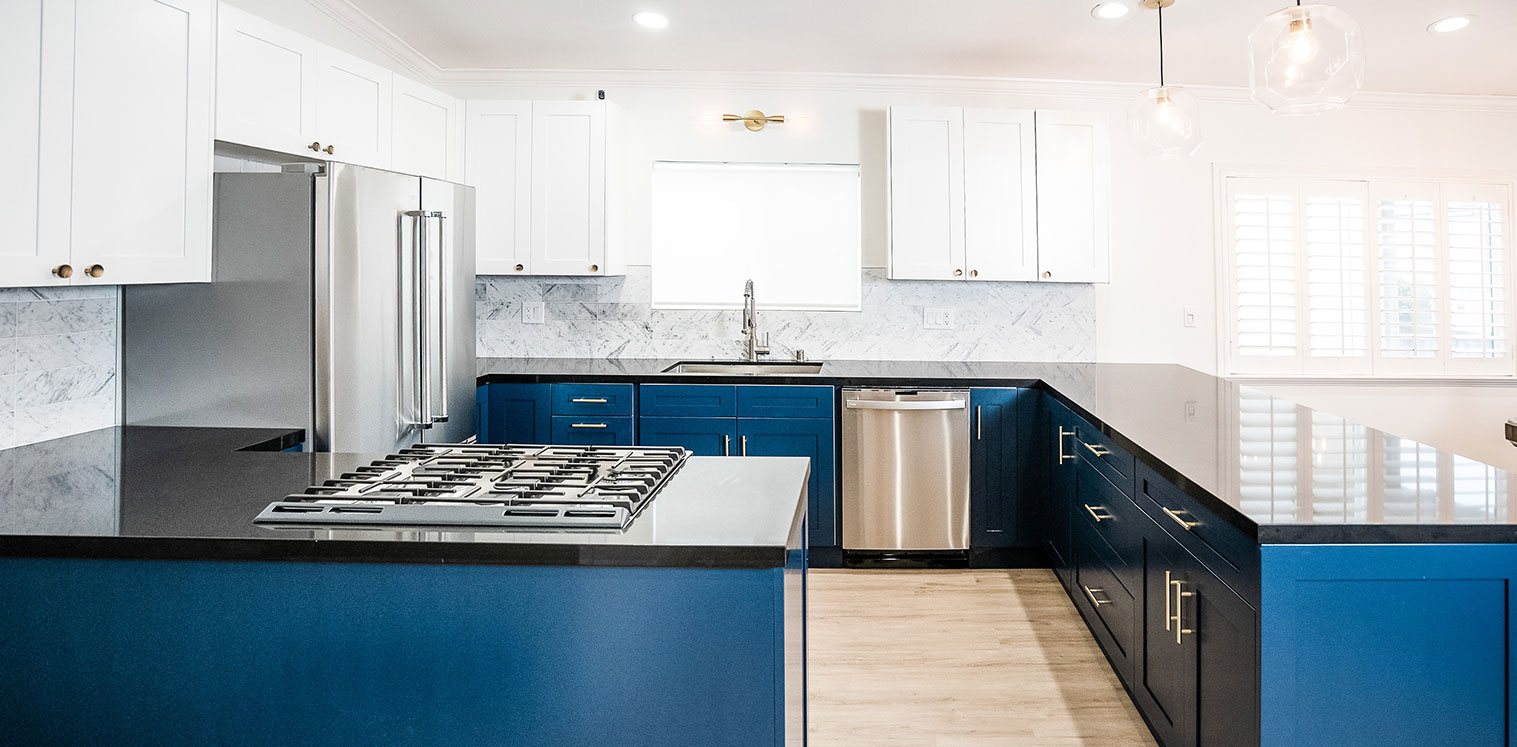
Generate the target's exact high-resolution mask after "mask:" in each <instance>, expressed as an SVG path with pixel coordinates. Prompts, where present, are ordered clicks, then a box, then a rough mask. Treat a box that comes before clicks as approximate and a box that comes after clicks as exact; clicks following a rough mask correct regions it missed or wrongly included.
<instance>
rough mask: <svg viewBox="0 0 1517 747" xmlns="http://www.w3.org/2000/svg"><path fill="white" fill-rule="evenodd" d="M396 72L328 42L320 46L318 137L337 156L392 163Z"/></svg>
mask: <svg viewBox="0 0 1517 747" xmlns="http://www.w3.org/2000/svg"><path fill="white" fill-rule="evenodd" d="M393 77H394V74H393V73H391V72H390V71H389V70H386V69H385V68H382V67H380V66H378V65H375V64H373V63H371V62H365V61H363V60H360V59H358V58H357V57H354V56H353V55H350V54H347V53H344V52H339V51H337V50H335V49H332V48H331V47H327V46H322V47H320V48H319V49H317V51H316V95H317V97H318V100H317V102H316V140H315V142H314V143H313V144H319V145H320V150H321V152H322V153H323V154H325V155H327V156H330V157H331V158H332V160H336V161H343V162H345V163H356V164H359V165H361V166H374V167H377V168H387V167H389V165H390V116H391V111H390V94H391V88H392V86H393V80H392V79H393Z"/></svg>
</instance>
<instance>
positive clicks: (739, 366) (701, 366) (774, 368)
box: [664, 361, 822, 376]
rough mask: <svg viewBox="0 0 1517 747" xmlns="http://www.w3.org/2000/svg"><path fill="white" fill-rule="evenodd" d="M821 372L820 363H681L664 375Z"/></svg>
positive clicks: (666, 370) (782, 374)
mask: <svg viewBox="0 0 1517 747" xmlns="http://www.w3.org/2000/svg"><path fill="white" fill-rule="evenodd" d="M821 372H822V363H821V362H810V361H808V362H798V363H787V362H781V361H756V362H749V361H681V362H679V363H676V364H674V365H672V366H670V367H668V368H666V369H664V373H686V374H736V375H739V376H786V375H791V376H795V375H802V376H807V375H815V374H819V373H821Z"/></svg>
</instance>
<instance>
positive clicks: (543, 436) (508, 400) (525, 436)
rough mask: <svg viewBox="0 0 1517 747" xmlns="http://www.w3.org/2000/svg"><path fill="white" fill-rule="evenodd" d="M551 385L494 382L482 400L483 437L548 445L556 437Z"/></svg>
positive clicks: (492, 440) (499, 441) (488, 440)
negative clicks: (552, 419) (551, 408)
mask: <svg viewBox="0 0 1517 747" xmlns="http://www.w3.org/2000/svg"><path fill="white" fill-rule="evenodd" d="M548 393H549V385H548V384H490V385H488V386H487V387H486V389H485V396H484V400H483V402H482V404H483V407H482V408H481V409H483V410H484V413H483V414H484V418H483V419H482V420H481V421H480V422H481V424H480V434H479V440H480V442H481V443H492V444H545V443H548V441H550V440H551V439H552V438H553V433H552V424H551V421H550V415H549V404H548V400H549V394H548Z"/></svg>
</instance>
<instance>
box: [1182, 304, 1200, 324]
mask: <svg viewBox="0 0 1517 747" xmlns="http://www.w3.org/2000/svg"><path fill="white" fill-rule="evenodd" d="M1180 319H1181V321H1182V323H1183V324H1184V325H1185V326H1187V327H1194V326H1196V307H1194V306H1186V307H1185V308H1184V309H1182V310H1181V314H1180Z"/></svg>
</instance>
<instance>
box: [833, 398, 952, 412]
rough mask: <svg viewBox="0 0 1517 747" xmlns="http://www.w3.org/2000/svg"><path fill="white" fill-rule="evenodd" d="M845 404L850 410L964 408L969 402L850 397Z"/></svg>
mask: <svg viewBox="0 0 1517 747" xmlns="http://www.w3.org/2000/svg"><path fill="white" fill-rule="evenodd" d="M844 404H845V405H846V406H847V407H848V409H850V410H963V409H965V408H966V407H968V406H969V403H967V402H965V401H964V400H962V399H924V400H910V401H906V402H894V401H890V400H877V399H850V400H845V401H844Z"/></svg>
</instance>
